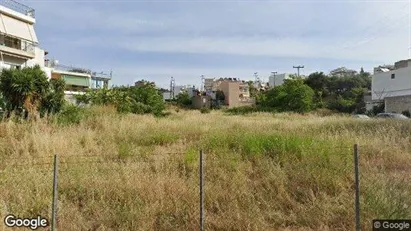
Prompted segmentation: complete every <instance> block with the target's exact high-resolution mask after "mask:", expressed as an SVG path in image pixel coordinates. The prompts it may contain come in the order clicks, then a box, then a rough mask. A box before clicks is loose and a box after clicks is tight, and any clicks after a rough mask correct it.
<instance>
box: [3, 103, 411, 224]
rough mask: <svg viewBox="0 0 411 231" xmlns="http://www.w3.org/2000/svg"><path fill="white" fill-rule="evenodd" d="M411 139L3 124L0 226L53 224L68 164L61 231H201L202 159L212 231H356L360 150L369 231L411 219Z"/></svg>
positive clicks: (387, 130) (206, 120)
mask: <svg viewBox="0 0 411 231" xmlns="http://www.w3.org/2000/svg"><path fill="white" fill-rule="evenodd" d="M410 129H411V123H410V122H396V121H359V120H353V119H350V118H347V117H342V116H335V115H334V116H329V117H320V116H319V115H296V114H276V115H272V114H264V113H261V114H252V115H246V116H228V115H224V114H223V113H220V112H211V113H210V114H201V113H200V112H199V111H184V110H181V111H179V112H176V111H175V110H173V111H172V114H171V115H170V116H169V117H165V118H154V117H151V116H137V115H118V114H116V113H115V112H113V110H112V109H107V108H94V109H93V113H92V116H91V117H90V118H88V119H87V120H83V121H82V122H81V123H80V124H79V125H74V126H59V125H56V124H54V123H49V122H47V121H46V120H42V121H40V122H37V123H33V124H24V123H13V122H3V123H1V124H0V215H1V216H2V217H4V216H5V214H8V213H13V214H16V215H19V216H37V215H39V214H40V215H42V216H45V217H48V218H49V217H50V214H51V207H50V205H51V189H52V165H51V163H52V155H53V154H55V153H58V155H59V160H60V167H59V169H60V172H59V204H58V205H59V211H58V228H59V230H198V225H199V224H198V223H199V222H198V217H199V210H198V202H199V195H198V150H199V149H200V148H202V149H204V150H205V153H206V164H205V167H206V169H205V173H206V176H205V180H206V182H205V190H206V191H205V192H206V194H205V206H206V208H205V209H206V229H207V230H283V231H286V230H301V231H308V230H353V229H354V223H355V222H354V191H353V188H354V187H353V178H354V177H353V158H352V151H353V150H352V145H353V144H354V143H355V142H358V143H359V144H360V155H361V157H360V158H361V161H360V162H361V203H362V211H361V214H362V223H363V229H364V230H370V229H371V227H370V224H371V220H372V219H375V218H409V217H411V208H410V206H411V205H410V198H411V195H410V194H411V186H410V185H409V184H407V182H409V181H410V180H411V174H410V173H411V170H410V166H411V156H410V140H409V137H410V131H411V130H410ZM3 225H4V224H3V223H2V224H1V225H0V228H1V229H4V230H6V229H5V227H3Z"/></svg>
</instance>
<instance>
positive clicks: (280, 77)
mask: <svg viewBox="0 0 411 231" xmlns="http://www.w3.org/2000/svg"><path fill="white" fill-rule="evenodd" d="M290 77H291V75H290V74H287V73H282V74H275V75H272V76H270V77H269V78H268V86H269V87H270V88H272V87H275V86H280V85H282V84H283V83H284V80H286V79H290Z"/></svg>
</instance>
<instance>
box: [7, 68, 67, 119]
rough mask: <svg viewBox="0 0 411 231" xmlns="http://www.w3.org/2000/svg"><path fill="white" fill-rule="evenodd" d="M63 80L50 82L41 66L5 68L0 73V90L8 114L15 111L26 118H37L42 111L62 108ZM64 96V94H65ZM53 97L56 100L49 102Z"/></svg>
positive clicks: (53, 110) (54, 110)
mask: <svg viewBox="0 0 411 231" xmlns="http://www.w3.org/2000/svg"><path fill="white" fill-rule="evenodd" d="M61 84H62V82H59V83H53V84H50V82H49V81H48V79H47V76H46V74H45V73H44V72H43V71H42V70H41V68H40V66H38V65H37V66H34V67H26V68H23V69H21V70H19V69H4V70H2V72H1V75H0V92H1V95H2V96H3V99H4V104H5V110H6V113H7V115H8V116H9V115H10V113H12V112H14V113H16V114H17V115H23V112H24V116H25V118H37V117H38V116H39V115H40V114H39V112H41V111H48V110H49V109H50V110H49V111H50V112H56V111H58V110H59V108H61V104H62V101H61V100H60V99H61V98H59V97H61V95H62V94H64V90H63V89H62V88H61ZM63 97H64V96H63ZM51 99H53V100H54V101H55V102H49V100H51Z"/></svg>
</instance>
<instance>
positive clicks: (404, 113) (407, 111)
mask: <svg viewBox="0 0 411 231" xmlns="http://www.w3.org/2000/svg"><path fill="white" fill-rule="evenodd" d="M402 114H403V115H405V116H406V117H408V118H410V117H411V113H410V111H409V110H405V111H403V112H402Z"/></svg>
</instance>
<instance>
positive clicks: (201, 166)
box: [200, 150, 204, 231]
mask: <svg viewBox="0 0 411 231" xmlns="http://www.w3.org/2000/svg"><path fill="white" fill-rule="evenodd" d="M203 185H204V169H203V150H200V231H204V191H203V190H204V189H203Z"/></svg>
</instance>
